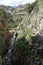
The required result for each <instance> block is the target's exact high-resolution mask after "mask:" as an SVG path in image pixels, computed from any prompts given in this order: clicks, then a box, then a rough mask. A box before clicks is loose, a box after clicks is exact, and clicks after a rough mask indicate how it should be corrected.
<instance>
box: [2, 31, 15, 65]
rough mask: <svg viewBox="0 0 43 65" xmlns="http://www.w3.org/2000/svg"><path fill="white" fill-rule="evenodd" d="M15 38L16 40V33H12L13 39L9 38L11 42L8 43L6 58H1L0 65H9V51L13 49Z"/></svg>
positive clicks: (10, 53)
mask: <svg viewBox="0 0 43 65" xmlns="http://www.w3.org/2000/svg"><path fill="white" fill-rule="evenodd" d="M15 38H16V32H14V33H13V37H12V38H11V40H10V42H9V50H8V52H7V54H6V56H5V57H4V58H3V63H2V65H11V55H12V52H11V51H12V49H13V45H14V42H15Z"/></svg>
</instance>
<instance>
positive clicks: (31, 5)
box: [27, 0, 38, 14]
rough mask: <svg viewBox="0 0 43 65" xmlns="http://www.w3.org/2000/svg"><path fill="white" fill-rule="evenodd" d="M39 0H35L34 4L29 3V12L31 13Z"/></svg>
mask: <svg viewBox="0 0 43 65" xmlns="http://www.w3.org/2000/svg"><path fill="white" fill-rule="evenodd" d="M37 3H38V1H37V0H36V1H35V2H33V3H32V4H29V5H28V7H27V12H28V13H29V14H30V13H31V12H32V10H33V9H34V7H35V6H36V5H37Z"/></svg>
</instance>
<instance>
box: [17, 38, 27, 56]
mask: <svg viewBox="0 0 43 65" xmlns="http://www.w3.org/2000/svg"><path fill="white" fill-rule="evenodd" d="M17 45H18V47H20V48H21V49H22V53H23V54H24V55H27V54H28V46H27V45H26V44H25V43H24V40H22V39H19V40H18V41H17Z"/></svg>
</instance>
